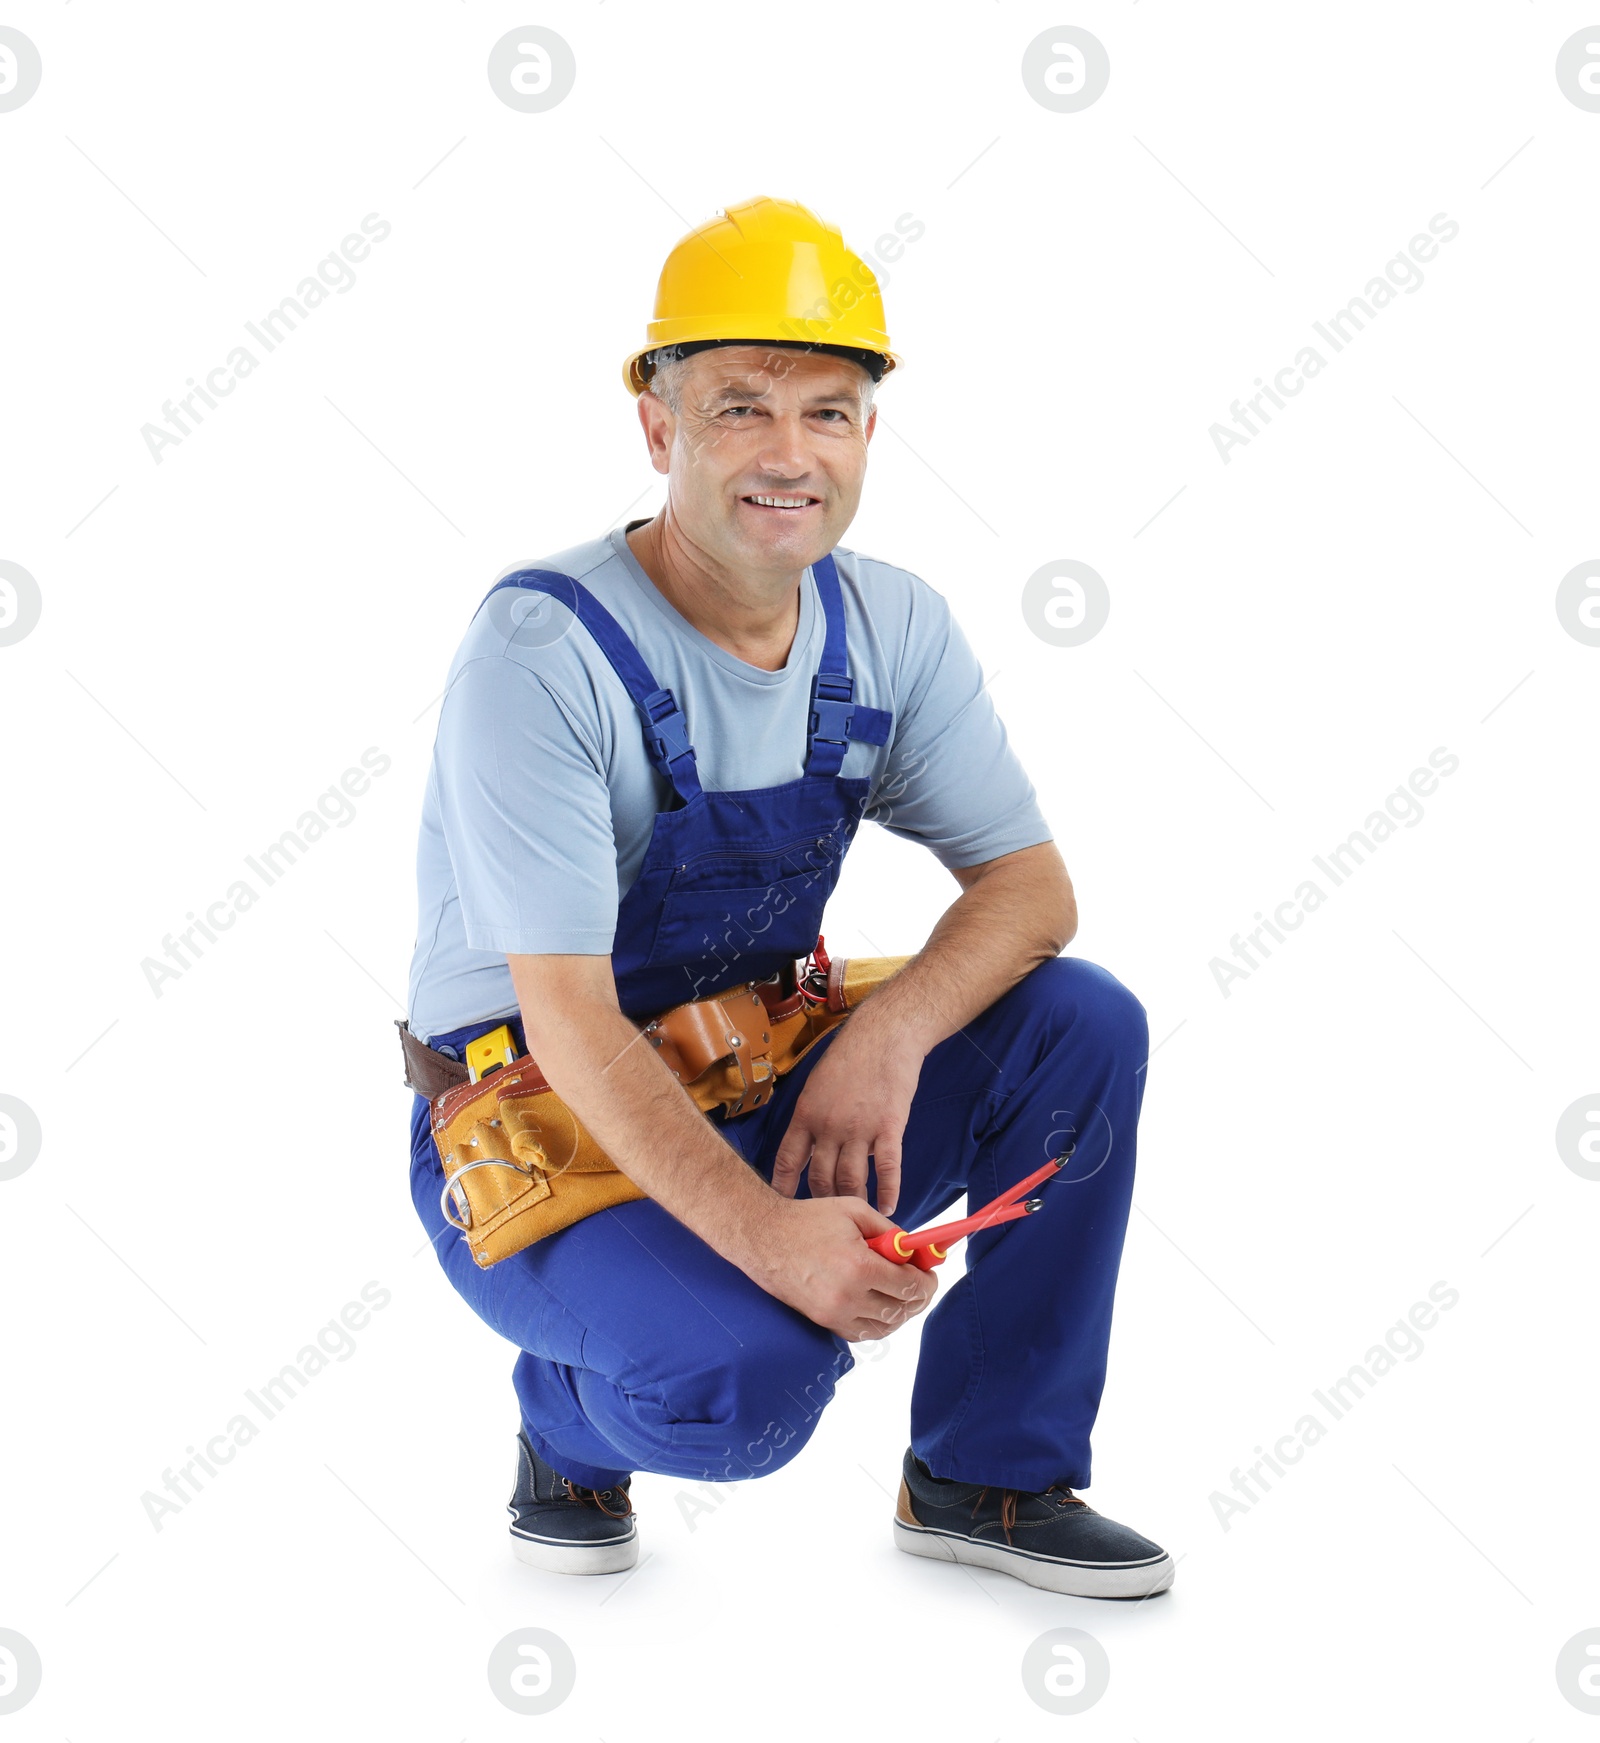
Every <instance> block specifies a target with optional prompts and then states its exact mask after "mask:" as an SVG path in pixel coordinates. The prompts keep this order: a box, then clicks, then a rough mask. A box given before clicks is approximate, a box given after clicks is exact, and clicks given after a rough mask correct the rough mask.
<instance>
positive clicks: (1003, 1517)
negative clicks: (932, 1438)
mask: <svg viewBox="0 0 1600 1743" xmlns="http://www.w3.org/2000/svg"><path fill="white" fill-rule="evenodd" d="M894 1540H895V1544H896V1546H897V1547H898V1548H900V1549H903V1550H904V1551H905V1552H906V1553H907V1555H925V1556H928V1557H930V1558H931V1559H932V1560H934V1561H959V1562H966V1563H967V1564H968V1565H969V1566H972V1567H986V1568H992V1569H993V1570H994V1571H995V1572H996V1573H1002V1574H1013V1575H1015V1577H1016V1578H1017V1579H1019V1580H1025V1581H1026V1582H1027V1583H1028V1584H1029V1585H1030V1586H1042V1587H1043V1588H1044V1589H1045V1590H1046V1591H1047V1592H1066V1593H1068V1594H1070V1595H1071V1596H1072V1597H1075V1598H1148V1597H1149V1596H1150V1595H1151V1594H1152V1593H1153V1592H1164V1591H1165V1590H1166V1589H1167V1587H1168V1586H1170V1585H1171V1584H1172V1576H1173V1573H1174V1572H1175V1571H1176V1570H1175V1565H1174V1563H1173V1560H1172V1557H1171V1556H1170V1555H1168V1554H1167V1552H1166V1551H1165V1550H1164V1549H1162V1548H1161V1547H1160V1546H1159V1545H1157V1544H1154V1543H1152V1542H1151V1541H1150V1539H1149V1538H1148V1537H1141V1536H1140V1535H1139V1533H1138V1532H1137V1531H1130V1530H1129V1529H1128V1527H1127V1526H1126V1525H1118V1524H1117V1522H1116V1521H1115V1520H1114V1519H1106V1518H1103V1517H1102V1516H1101V1515H1100V1514H1098V1513H1096V1512H1095V1510H1094V1509H1093V1508H1092V1507H1091V1506H1090V1505H1089V1503H1088V1502H1087V1501H1084V1500H1080V1499H1079V1497H1078V1496H1076V1495H1074V1494H1073V1492H1072V1491H1071V1489H1069V1488H1068V1487H1067V1486H1066V1484H1065V1483H1052V1484H1051V1485H1050V1487H1049V1488H1048V1489H1044V1490H1041V1491H1040V1492H1038V1493H1036V1494H1034V1493H1030V1492H1028V1491H1027V1490H1024V1489H997V1488H993V1487H990V1486H986V1485H984V1484H982V1483H963V1482H946V1481H945V1480H944V1479H942V1478H940V1477H936V1476H934V1475H933V1473H932V1472H931V1471H930V1470H929V1469H928V1467H927V1466H926V1465H925V1464H924V1463H923V1462H922V1460H921V1459H919V1458H918V1457H917V1456H916V1454H915V1453H913V1452H912V1451H911V1449H910V1448H909V1447H907V1448H906V1457H905V1464H904V1466H903V1470H902V1476H901V1480H900V1499H899V1502H898V1503H897V1505H896V1507H895V1517H894Z"/></svg>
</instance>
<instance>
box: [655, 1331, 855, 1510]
mask: <svg viewBox="0 0 1600 1743" xmlns="http://www.w3.org/2000/svg"><path fill="white" fill-rule="evenodd" d="M741 1333H742V1334H743V1335H744V1336H745V1342H744V1343H743V1345H742V1346H741V1348H740V1349H739V1351H738V1353H737V1354H736V1355H735V1356H734V1357H733V1358H732V1359H731V1360H730V1361H729V1363H728V1364H727V1367H726V1370H725V1372H724V1374H723V1375H722V1376H720V1380H721V1384H720V1385H719V1387H718V1392H719V1408H718V1410H717V1411H716V1413H715V1419H714V1420H711V1421H708V1422H706V1423H704V1424H695V1425H694V1426H695V1428H696V1429H697V1430H698V1429H703V1430H704V1434H705V1440H704V1443H703V1447H702V1450H703V1454H704V1457H705V1459H706V1470H705V1473H704V1474H705V1480H706V1481H708V1482H718V1483H741V1482H746V1481H748V1480H749V1479H750V1478H752V1477H767V1476H771V1475H772V1473H773V1472H774V1471H779V1470H782V1469H783V1467H784V1466H785V1465H786V1464H788V1463H789V1461H790V1460H791V1459H793V1458H794V1457H795V1456H796V1454H798V1453H799V1451H800V1449H801V1448H802V1447H803V1446H804V1445H805V1444H806V1442H807V1441H808V1440H810V1438H811V1436H812V1434H813V1433H814V1432H815V1431H816V1426H817V1423H818V1421H819V1419H820V1418H821V1415H822V1412H823V1410H824V1409H825V1408H826V1406H827V1405H828V1404H829V1403H830V1402H831V1401H832V1398H833V1394H834V1389H835V1387H836V1386H837V1385H838V1382H839V1379H840V1377H841V1376H842V1375H844V1374H847V1373H848V1372H849V1371H850V1369H851V1368H853V1367H854V1366H855V1357H854V1355H852V1354H851V1352H850V1349H849V1346H848V1345H845V1346H843V1347H841V1346H840V1343H839V1340H838V1339H837V1338H835V1337H834V1336H833V1335H832V1333H830V1332H827V1331H824V1330H823V1329H822V1327H821V1326H817V1325H813V1324H812V1323H811V1322H810V1321H809V1320H804V1319H801V1318H800V1317H799V1316H798V1315H789V1314H785V1315H784V1316H783V1318H782V1319H779V1320H776V1321H774V1322H773V1324H772V1325H771V1326H769V1327H767V1328H764V1335H755V1336H752V1335H750V1334H749V1333H748V1331H746V1329H745V1328H743V1327H741ZM687 1426H688V1425H683V1426H680V1428H679V1431H678V1432H679V1439H680V1445H681V1444H682V1437H683V1433H684V1428H685V1427H687ZM694 1438H695V1439H699V1438H700V1437H699V1435H698V1434H696V1435H695V1436H694Z"/></svg>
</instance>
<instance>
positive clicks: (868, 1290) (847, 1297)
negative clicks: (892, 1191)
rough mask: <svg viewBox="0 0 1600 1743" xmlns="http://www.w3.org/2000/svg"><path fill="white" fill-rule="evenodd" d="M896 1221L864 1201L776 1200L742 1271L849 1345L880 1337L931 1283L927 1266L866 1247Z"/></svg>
mask: <svg viewBox="0 0 1600 1743" xmlns="http://www.w3.org/2000/svg"><path fill="white" fill-rule="evenodd" d="M897 1226H898V1225H897V1224H895V1223H893V1222H891V1221H890V1220H889V1218H888V1217H886V1216H882V1215H880V1214H879V1213H878V1212H877V1211H875V1210H874V1209H873V1208H872V1206H871V1205H870V1204H868V1203H867V1201H866V1200H865V1199H864V1198H848V1197H845V1198H782V1197H779V1198H777V1199H776V1200H775V1202H774V1205H773V1214H772V1216H771V1218H770V1220H768V1221H767V1222H766V1223H765V1224H764V1226H763V1228H762V1231H761V1236H760V1240H759V1245H758V1247H757V1251H756V1254H755V1257H754V1261H753V1263H751V1264H748V1265H746V1266H745V1267H744V1269H745V1271H746V1272H747V1274H748V1275H749V1276H750V1277H751V1278H752V1279H753V1280H754V1281H755V1282H757V1283H759V1284H760V1285H761V1287H762V1288H763V1289H765V1290H766V1292H767V1293H768V1294H769V1295H775V1296H777V1298H778V1299H779V1300H780V1301H783V1302H787V1303H788V1305H789V1306H790V1307H792V1308H794V1309H796V1310H797V1311H798V1312H800V1313H803V1314H804V1315H805V1316H806V1318H807V1319H809V1320H811V1321H812V1322H813V1323H814V1324H816V1325H820V1326H822V1327H823V1329H824V1330H826V1331H831V1332H833V1333H835V1334H836V1335H837V1336H839V1337H842V1338H844V1339H845V1340H846V1341H847V1342H849V1343H861V1342H864V1341H866V1340H868V1339H871V1338H885V1337H888V1335H889V1334H890V1332H892V1331H895V1330H897V1329H898V1328H899V1327H900V1326H902V1325H904V1324H905V1322H906V1321H907V1320H908V1319H911V1318H913V1317H914V1316H915V1315H917V1314H919V1313H921V1312H922V1310H923V1308H925V1307H926V1306H927V1305H928V1303H929V1302H930V1301H932V1300H933V1297H934V1293H935V1291H936V1290H937V1288H938V1283H937V1282H936V1280H935V1278H934V1276H933V1273H932V1272H931V1271H919V1270H918V1269H917V1267H916V1266H915V1265H896V1264H895V1263H894V1262H893V1260H891V1259H885V1258H884V1257H883V1255H882V1254H881V1253H875V1252H873V1250H872V1249H871V1247H869V1246H868V1245H867V1237H869V1236H871V1235H881V1234H884V1233H886V1232H887V1231H888V1230H890V1229H892V1228H895V1227H897Z"/></svg>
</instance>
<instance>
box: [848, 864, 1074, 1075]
mask: <svg viewBox="0 0 1600 1743" xmlns="http://www.w3.org/2000/svg"><path fill="white" fill-rule="evenodd" d="M1077 923H1078V916H1077V906H1076V903H1075V901H1074V899H1073V894H1072V881H1071V879H1070V878H1069V877H1068V876H1067V870H1066V867H1065V866H1064V865H1063V864H1062V863H1061V856H1060V854H1059V853H1057V851H1056V848H1055V845H1054V843H1052V842H1045V843H1043V844H1042V845H1041V846H1039V847H1029V848H1024V849H1022V851H1021V852H1019V853H1015V854H1007V855H1006V856H1005V857H1004V858H1001V859H997V860H994V861H992V862H991V863H990V864H989V866H988V867H986V868H985V869H984V871H983V875H982V876H981V877H979V878H977V879H976V880H975V881H973V882H971V883H969V884H968V886H967V887H966V888H965V889H964V890H963V891H962V893H961V895H960V896H958V897H957V898H956V900H955V901H954V902H952V903H951V905H950V906H949V907H948V908H947V909H946V910H945V911H944V913H943V914H942V915H941V916H940V918H939V922H938V924H937V925H936V926H935V927H934V929H933V931H932V933H931V934H930V935H929V938H928V942H927V943H926V944H925V945H924V946H923V947H922V949H921V950H920V951H919V952H918V953H917V955H916V956H914V957H913V958H912V959H911V961H910V962H909V963H907V964H906V966H905V967H904V968H903V969H902V970H901V971H900V973H899V974H897V975H895V977H894V978H893V979H892V980H890V981H887V982H886V983H885V984H884V985H883V986H881V987H880V988H879V989H878V990H877V991H876V992H875V993H874V994H873V995H872V997H871V998H870V999H868V1000H867V1001H866V1002H865V1003H864V1004H863V1005H862V1006H861V1008H860V1010H859V1011H857V1012H856V1013H855V1015H854V1016H852V1017H851V1019H850V1024H849V1026H850V1028H851V1029H852V1030H853V1031H854V1033H853V1034H852V1036H851V1044H852V1047H853V1048H855V1049H857V1050H859V1049H861V1048H863V1047H865V1048H868V1049H870V1048H872V1047H873V1046H875V1045H878V1044H880V1040H889V1039H891V1038H892V1039H893V1041H894V1043H895V1044H896V1045H897V1046H907V1045H911V1044H913V1043H914V1044H915V1045H916V1047H917V1048H918V1049H919V1050H920V1052H921V1053H922V1054H923V1055H926V1054H928V1053H930V1052H931V1051H932V1050H933V1049H934V1048H935V1047H936V1046H938V1044H939V1043H940V1042H941V1041H945V1040H948V1039H949V1038H950V1036H952V1035H954V1034H955V1033H956V1032H957V1030H959V1029H961V1028H962V1027H963V1026H964V1025H966V1024H967V1023H970V1022H971V1021H972V1019H973V1018H974V1017H975V1016H977V1015H978V1013H979V1012H980V1011H986V1010H988V1008H989V1006H990V1005H992V1004H993V1003H994V1002H995V1000H996V999H998V998H999V997H1000V996H1001V995H1002V994H1003V993H1006V992H1009V991H1010V990H1011V988H1012V987H1014V986H1015V985H1016V984H1017V982H1018V981H1020V980H1021V979H1022V978H1023V976H1024V975H1026V974H1028V973H1029V972H1030V971H1031V970H1032V969H1034V968H1036V967H1038V965H1039V964H1040V963H1041V962H1049V961H1050V960H1052V958H1054V957H1057V956H1059V955H1060V954H1061V952H1062V951H1063V950H1064V949H1065V948H1066V946H1067V945H1068V944H1069V943H1070V942H1071V940H1072V936H1073V934H1074V933H1075V932H1076V930H1077Z"/></svg>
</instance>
